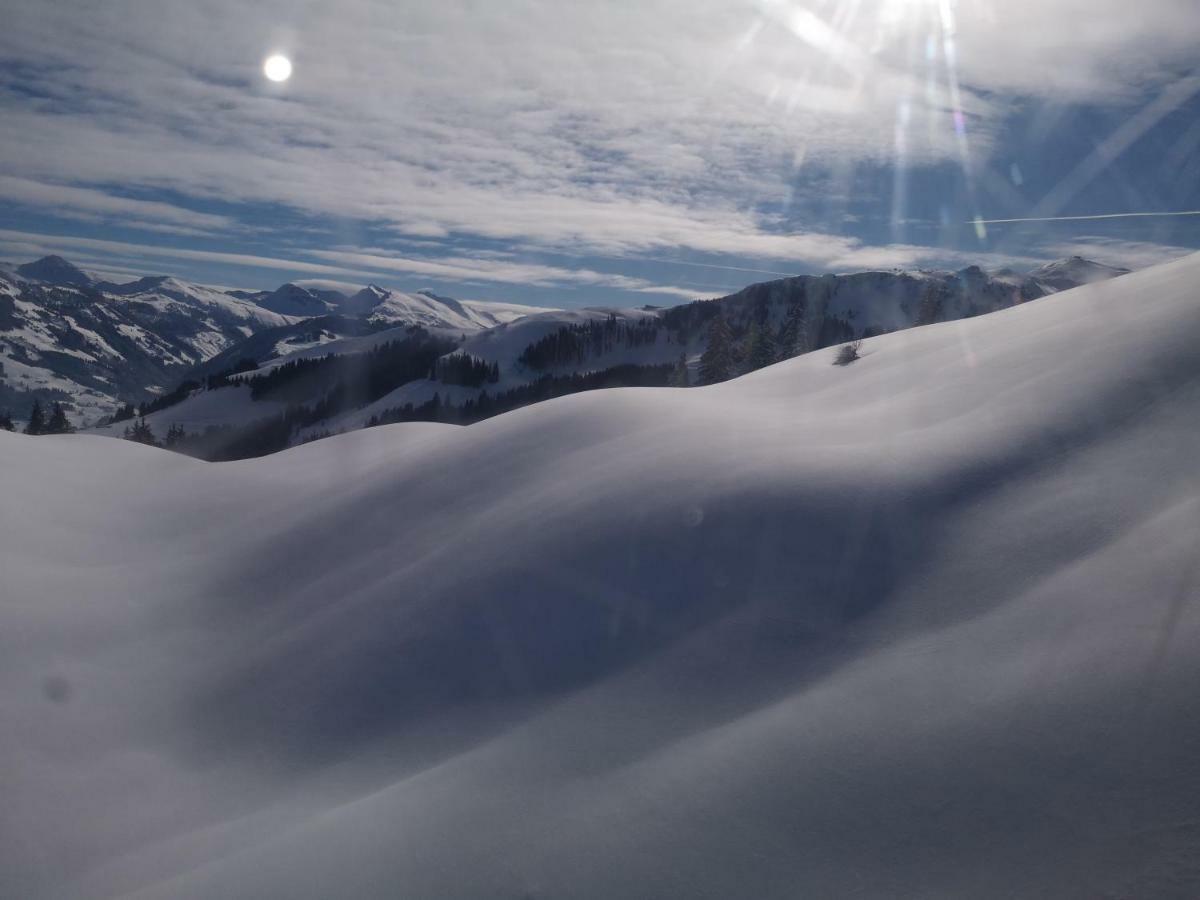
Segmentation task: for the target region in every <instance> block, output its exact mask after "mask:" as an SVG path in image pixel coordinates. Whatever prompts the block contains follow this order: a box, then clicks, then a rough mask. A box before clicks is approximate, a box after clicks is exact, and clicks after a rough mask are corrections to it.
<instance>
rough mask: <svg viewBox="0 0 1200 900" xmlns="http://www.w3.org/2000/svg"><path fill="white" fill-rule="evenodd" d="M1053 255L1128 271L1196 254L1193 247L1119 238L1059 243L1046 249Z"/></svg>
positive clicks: (1087, 239) (1091, 238) (1077, 239)
mask: <svg viewBox="0 0 1200 900" xmlns="http://www.w3.org/2000/svg"><path fill="white" fill-rule="evenodd" d="M1050 250H1051V252H1052V253H1054V254H1055V255H1056V256H1060V257H1062V256H1084V257H1087V258H1088V259H1094V260H1096V262H1102V263H1106V264H1107V265H1112V266H1123V267H1125V268H1129V269H1144V268H1146V267H1148V266H1156V265H1159V264H1160V263H1165V262H1170V261H1171V260H1173V259H1179V258H1180V257H1181V256H1188V255H1190V254H1192V253H1195V252H1196V248H1195V247H1176V246H1172V245H1171V244H1155V243H1151V242H1148V241H1127V240H1121V239H1119V238H1110V237H1101V236H1092V235H1088V236H1084V237H1080V238H1076V239H1075V240H1071V241H1062V242H1060V243H1056V244H1054V245H1053V246H1052V247H1051V248H1050Z"/></svg>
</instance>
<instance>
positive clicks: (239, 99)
mask: <svg viewBox="0 0 1200 900" xmlns="http://www.w3.org/2000/svg"><path fill="white" fill-rule="evenodd" d="M13 6H14V8H13V9H11V10H10V11H6V21H5V28H4V29H3V31H2V32H0V114H3V115H4V117H5V123H6V127H5V129H4V130H3V131H2V132H0V160H2V161H3V162H2V163H0V176H3V182H0V184H2V185H4V186H5V187H4V188H3V190H0V196H6V197H9V198H10V199H14V200H18V201H19V202H21V203H25V204H31V205H38V206H40V207H42V208H44V209H48V210H52V211H55V212H56V214H58V215H69V216H75V217H78V216H93V217H99V219H100V220H101V221H123V222H125V223H126V224H133V225H135V226H136V227H138V228H142V229H145V230H152V231H160V232H165V233H174V234H182V235H187V234H194V233H196V232H212V233H216V232H219V231H226V230H229V229H230V228H231V227H234V226H235V225H238V224H240V225H243V226H244V225H246V224H247V223H249V222H250V220H249V219H248V218H243V216H242V212H239V210H242V211H244V210H246V209H248V208H249V207H251V206H253V205H255V204H257V205H259V206H261V205H263V204H269V205H278V206H280V207H283V208H286V209H288V210H296V211H299V212H300V213H301V214H303V215H307V216H311V217H313V218H314V220H317V221H333V222H335V223H337V224H336V229H340V230H344V231H346V232H348V233H349V237H350V238H351V240H349V241H348V240H346V239H345V238H344V237H342V238H339V239H338V243H340V244H346V243H372V244H378V243H380V238H379V237H378V234H379V233H380V232H381V231H382V232H383V233H386V234H390V235H393V236H394V237H395V239H396V241H397V242H399V241H401V240H404V239H409V238H417V239H424V240H429V239H433V240H440V241H446V242H449V241H453V240H457V239H459V238H462V237H471V238H479V239H485V240H494V241H499V242H507V243H509V244H513V245H519V246H522V247H530V248H533V249H535V250H553V251H561V252H565V253H568V254H574V255H578V256H582V257H589V256H591V257H595V256H598V255H607V256H615V257H621V256H629V255H640V256H643V257H645V258H650V257H651V256H653V255H656V254H657V255H660V256H661V255H662V254H664V253H679V254H683V255H692V256H709V257H713V258H714V259H713V262H714V263H716V264H720V263H722V262H726V261H727V262H730V263H739V262H745V263H749V265H747V266H744V267H745V268H749V269H758V268H766V269H770V270H772V271H774V270H790V269H792V268H793V267H795V268H806V267H808V268H812V267H852V266H870V265H879V266H886V265H909V264H912V263H913V262H914V261H919V260H922V259H931V258H933V254H932V253H931V252H930V251H929V249H928V248H916V249H913V248H909V247H907V246H906V245H896V244H893V245H887V246H866V245H864V244H863V242H862V241H861V240H859V239H857V238H854V237H850V236H847V235H846V234H841V233H838V234H831V233H829V232H831V231H834V232H841V231H844V230H846V226H847V222H848V221H849V216H848V213H849V212H851V211H850V210H844V209H842V210H840V211H837V212H836V214H835V215H834V216H833V218H832V219H831V221H830V222H828V223H826V224H825V225H824V226H821V227H818V226H817V225H815V224H812V225H806V226H804V227H802V228H795V227H791V226H790V224H789V223H788V222H787V221H786V220H785V219H784V218H783V217H782V216H781V214H780V210H781V209H784V208H786V207H788V206H789V204H791V202H792V200H793V199H794V198H799V199H805V198H809V199H811V198H814V197H815V198H817V199H818V200H819V199H821V198H827V197H831V196H834V195H836V194H837V193H838V192H839V191H849V190H850V189H851V187H853V185H852V184H851V177H850V175H849V173H850V172H851V171H853V167H855V166H858V165H887V164H889V163H896V162H899V163H900V164H901V165H902V166H903V167H907V168H909V169H917V168H921V167H926V166H935V165H938V164H945V163H949V164H953V165H956V166H967V167H980V166H983V165H984V163H985V162H986V161H987V159H988V157H989V154H990V153H991V152H992V150H993V148H994V146H995V144H996V135H997V133H998V130H999V129H1001V127H1002V126H1003V123H1004V121H1005V118H1006V117H1007V116H1009V115H1010V114H1011V113H1012V111H1013V109H1014V108H1015V106H1016V105H1017V104H1018V103H1019V102H1020V101H1021V100H1022V99H1023V98H1027V97H1035V98H1049V99H1051V100H1053V101H1055V102H1070V101H1077V100H1078V101H1096V100H1097V99H1102V100H1103V101H1104V102H1108V103H1112V102H1120V103H1124V102H1131V101H1132V100H1134V99H1137V98H1139V97H1142V96H1144V95H1145V94H1146V93H1147V92H1150V91H1153V90H1156V89H1157V88H1158V87H1159V86H1161V85H1162V84H1163V83H1165V82H1166V81H1167V80H1169V79H1170V78H1171V77H1173V73H1175V72H1176V71H1178V70H1179V67H1180V66H1181V65H1183V64H1185V63H1187V62H1188V61H1189V60H1192V59H1193V58H1194V47H1193V42H1192V40H1191V35H1194V34H1195V33H1196V32H1197V31H1198V30H1200V7H1197V5H1196V4H1195V3H1194V2H1193V0H1146V2H1145V3H1141V4H1136V5H1130V4H1128V3H1125V2H1124V0H1120V2H1118V0H1088V2H1087V3H1084V2H1083V0H1058V2H1052V3H1046V2H1041V0H1037V2H1035V0H1011V2H1007V3H1005V4H1003V5H1002V6H1001V5H997V4H993V3H985V2H982V0H963V2H959V3H940V4H935V3H924V2H901V0H863V2H861V3H856V4H841V3H835V2H833V0H807V2H803V3H801V2H798V0H693V2H691V3H686V4H685V3H682V2H679V0H646V2H641V3H637V4H579V3H564V2H549V0H508V2H506V3H504V4H477V3H468V2H466V0H445V2H442V3H438V4H433V5H431V4H415V5H414V4H392V3H383V2H376V0H347V2H343V3H339V4H336V5H330V4H300V5H297V4H288V3H283V2H282V0H264V2H262V3H258V4H252V5H248V4H241V3H234V2H233V0H210V2H208V3H205V4H194V3H184V2H176V0H168V2H162V0H158V2H153V3H152V2H150V0H129V2H127V3H124V4H122V5H121V6H120V11H119V12H118V11H117V10H116V8H115V7H113V6H112V5H110V4H94V3H87V2H83V0H63V2H56V3H53V4H47V3H41V2H36V0H17V2H16V3H15V4H13ZM535 23H536V26H535ZM274 51H280V52H286V53H288V54H289V56H290V57H291V58H292V59H293V61H294V63H295V74H294V75H293V78H292V79H291V81H289V82H288V83H287V84H286V85H271V84H268V83H266V82H265V81H264V79H263V78H262V77H261V74H260V72H259V66H260V63H261V60H262V58H263V56H264V55H265V54H266V53H267V52H274ZM154 191H165V192H170V196H171V197H172V198H178V202H179V203H180V204H197V205H204V206H205V208H211V206H210V205H209V204H210V203H211V202H212V201H220V202H224V203H232V204H236V207H235V208H234V210H233V211H231V212H230V213H229V215H228V216H216V215H213V214H210V213H206V212H199V211H196V210H191V209H186V208H184V207H183V206H179V205H175V204H174V203H163V202H157V201H153V200H147V199H133V197H134V196H136V197H138V198H144V197H147V196H149V193H148V192H154ZM885 205H886V202H885ZM901 212H902V210H901ZM247 215H248V214H247ZM235 219H236V222H235ZM251 224H254V223H251ZM257 224H262V223H261V222H259V223H257ZM364 230H370V231H371V232H372V233H373V234H374V235H375V236H374V237H372V238H370V239H369V240H366V239H362V238H361V234H360V233H361V232H363V231H364ZM293 233H294V232H293ZM442 255H443V256H445V254H442ZM944 255H945V254H943V256H944ZM718 257H724V259H719V258H718ZM226 261H227V262H228V261H229V260H226ZM755 261H764V262H767V261H770V262H773V263H777V265H767V266H762V265H756V264H755ZM430 265H431V266H434V267H441V269H440V270H441V271H442V272H443V273H445V272H447V271H448V269H449V268H453V267H454V266H456V265H458V263H456V262H455V261H454V260H453V259H443V260H441V261H439V262H436V263H431V264H430ZM735 268H736V266H735ZM512 271H515V269H514V270H512ZM502 272H503V269H502V267H500V266H499V265H497V266H495V267H493V269H492V272H491V275H490V276H489V277H499V275H500V274H502ZM320 274H329V273H327V272H322V273H320ZM593 274H602V273H593ZM439 277H440V276H439ZM446 277H449V276H446ZM479 277H483V276H479ZM555 277H556V278H558V277H560V276H555ZM589 277H591V275H589V274H588V273H586V272H585V273H584V274H583V275H582V276H581V278H578V279H575V280H574V283H584V282H586V279H588V278H589ZM605 277H607V278H609V279H610V280H609V281H608V282H601V281H596V282H595V283H597V284H600V283H609V284H611V283H612V281H611V279H612V276H605ZM630 289H639V287H638V286H632V287H630Z"/></svg>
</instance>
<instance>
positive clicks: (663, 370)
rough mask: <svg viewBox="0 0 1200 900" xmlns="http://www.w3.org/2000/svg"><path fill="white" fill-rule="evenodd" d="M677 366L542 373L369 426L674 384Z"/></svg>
mask: <svg viewBox="0 0 1200 900" xmlns="http://www.w3.org/2000/svg"><path fill="white" fill-rule="evenodd" d="M675 372H676V366H675V365H674V364H671V363H667V364H664V365H658V366H637V365H621V366H613V367H612V368H610V369H604V370H603V371H600V372H589V373H587V374H579V373H574V374H571V375H543V376H542V377H541V378H539V379H538V380H537V381H535V382H533V383H531V384H526V385H521V386H520V387H515V388H512V389H510V390H507V391H502V392H500V393H498V394H495V395H492V394H489V393H488V392H487V391H486V390H485V391H483V392H482V393H481V394H480V395H479V396H478V397H477V398H474V399H471V400H467V401H466V402H465V403H463V404H461V405H453V404H449V403H445V402H444V401H442V399H441V396H440V395H438V394H434V395H433V398H432V399H431V400H428V401H426V402H425V403H422V404H419V405H415V406H414V405H413V404H412V403H406V404H404V406H402V407H398V408H395V409H389V410H385V411H384V412H382V413H380V414H379V415H377V416H372V417H371V419H370V420H369V421H368V422H367V427H368V428H371V427H374V426H376V425H388V424H391V423H394V422H448V423H451V424H457V425H469V424H471V423H472V422H479V421H481V420H483V419H487V418H490V417H491V416H498V415H500V414H501V413H506V412H510V411H511V410H514V409H518V408H519V407H522V406H529V405H531V404H533V403H541V402H542V401H544V400H552V399H554V398H555V397H565V396H566V395H568V394H578V393H582V392H584V391H594V390H600V389H602V388H613V387H666V386H668V385H670V384H671V379H672V376H673V375H674V374H675Z"/></svg>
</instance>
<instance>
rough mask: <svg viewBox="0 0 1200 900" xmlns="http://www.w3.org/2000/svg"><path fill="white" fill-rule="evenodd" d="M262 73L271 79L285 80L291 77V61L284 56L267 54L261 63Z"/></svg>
mask: <svg viewBox="0 0 1200 900" xmlns="http://www.w3.org/2000/svg"><path fill="white" fill-rule="evenodd" d="M263 74H264V75H266V76H267V78H269V79H270V80H271V81H287V80H288V79H289V78H291V77H292V61H291V60H290V59H288V58H287V57H286V56H281V55H280V54H278V53H277V54H275V55H274V56H268V57H267V59H266V61H265V62H264V63H263Z"/></svg>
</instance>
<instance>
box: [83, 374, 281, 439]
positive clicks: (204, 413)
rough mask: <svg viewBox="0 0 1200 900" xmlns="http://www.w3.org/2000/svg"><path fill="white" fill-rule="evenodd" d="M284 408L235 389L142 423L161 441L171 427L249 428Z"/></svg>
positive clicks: (118, 431) (111, 431)
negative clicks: (229, 426) (239, 426)
mask: <svg viewBox="0 0 1200 900" xmlns="http://www.w3.org/2000/svg"><path fill="white" fill-rule="evenodd" d="M286 408H287V404H286V403H278V402H276V401H274V400H252V399H251V398H250V388H249V387H248V386H247V385H236V386H234V387H224V388H221V389H220V390H216V391H205V390H201V391H197V392H196V393H193V394H192V395H191V396H190V397H188V398H187V399H186V400H182V401H181V402H179V403H176V404H175V405H174V406H168V407H167V408H166V409H161V410H159V411H158V412H153V413H150V415H148V416H146V417H145V419H146V424H147V425H149V426H150V427H151V430H153V432H154V434H155V436H156V437H158V438H159V439H160V440H161V439H162V438H163V437H164V436H165V435H166V433H167V430H168V429H169V428H170V427H171V426H172V425H178V426H180V427H182V428H183V429H184V431H186V432H188V433H189V434H192V433H203V432H204V430H205V429H206V428H208V427H209V426H224V425H235V426H236V425H249V424H250V423H252V422H257V421H260V420H262V419H267V418H270V417H271V416H274V415H278V414H279V413H281V412H283V411H284V410H285V409H286ZM131 424H133V423H132V421H122V422H115V423H113V424H112V425H103V426H97V427H95V428H92V429H90V433H92V434H100V435H108V436H110V437H120V436H121V435H123V434H124V433H125V429H126V428H127V427H128V426H129V425H131Z"/></svg>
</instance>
